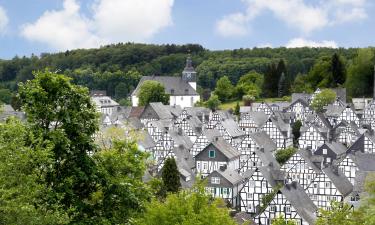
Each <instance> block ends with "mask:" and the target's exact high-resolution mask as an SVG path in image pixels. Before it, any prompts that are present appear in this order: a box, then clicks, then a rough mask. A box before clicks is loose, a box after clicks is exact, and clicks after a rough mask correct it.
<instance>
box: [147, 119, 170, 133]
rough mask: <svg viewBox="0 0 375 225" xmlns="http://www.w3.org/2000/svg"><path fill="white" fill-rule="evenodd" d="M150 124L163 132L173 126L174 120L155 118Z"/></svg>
mask: <svg viewBox="0 0 375 225" xmlns="http://www.w3.org/2000/svg"><path fill="white" fill-rule="evenodd" d="M149 124H151V125H152V126H154V127H157V128H158V129H159V130H160V131H162V132H167V131H168V130H169V128H170V127H171V126H172V124H173V122H172V121H171V120H155V121H150V122H149Z"/></svg>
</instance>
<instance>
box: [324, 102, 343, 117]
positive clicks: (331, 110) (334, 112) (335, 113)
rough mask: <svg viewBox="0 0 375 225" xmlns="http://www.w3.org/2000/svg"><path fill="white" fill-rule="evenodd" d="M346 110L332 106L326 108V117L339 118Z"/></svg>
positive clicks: (338, 106)
mask: <svg viewBox="0 0 375 225" xmlns="http://www.w3.org/2000/svg"><path fill="white" fill-rule="evenodd" d="M344 110H345V107H344V106H340V105H332V104H331V105H328V106H327V107H326V112H325V115H326V116H327V117H339V116H340V115H341V113H342V112H343V111H344Z"/></svg>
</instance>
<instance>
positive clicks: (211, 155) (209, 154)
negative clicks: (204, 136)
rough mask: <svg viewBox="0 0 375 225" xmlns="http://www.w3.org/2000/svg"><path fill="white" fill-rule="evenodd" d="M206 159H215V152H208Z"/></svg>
mask: <svg viewBox="0 0 375 225" xmlns="http://www.w3.org/2000/svg"><path fill="white" fill-rule="evenodd" d="M208 157H210V158H215V157H216V152H215V150H210V151H209V152H208Z"/></svg>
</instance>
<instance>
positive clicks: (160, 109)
mask: <svg viewBox="0 0 375 225" xmlns="http://www.w3.org/2000/svg"><path fill="white" fill-rule="evenodd" d="M146 107H151V108H152V109H153V110H154V111H155V113H156V114H157V115H158V117H159V119H161V120H162V119H172V118H173V116H172V113H171V111H170V107H169V106H167V105H163V103H161V102H151V103H150V104H149V105H148V106H146Z"/></svg>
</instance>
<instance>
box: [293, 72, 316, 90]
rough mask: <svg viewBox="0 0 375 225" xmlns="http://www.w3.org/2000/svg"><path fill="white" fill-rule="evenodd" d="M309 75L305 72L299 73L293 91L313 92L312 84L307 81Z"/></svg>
mask: <svg viewBox="0 0 375 225" xmlns="http://www.w3.org/2000/svg"><path fill="white" fill-rule="evenodd" d="M307 80H308V77H307V75H304V74H298V75H297V77H296V79H295V80H294V82H293V84H292V86H291V92H292V93H313V92H314V89H313V87H312V85H311V84H310V83H309V82H308V81H307Z"/></svg>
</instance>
